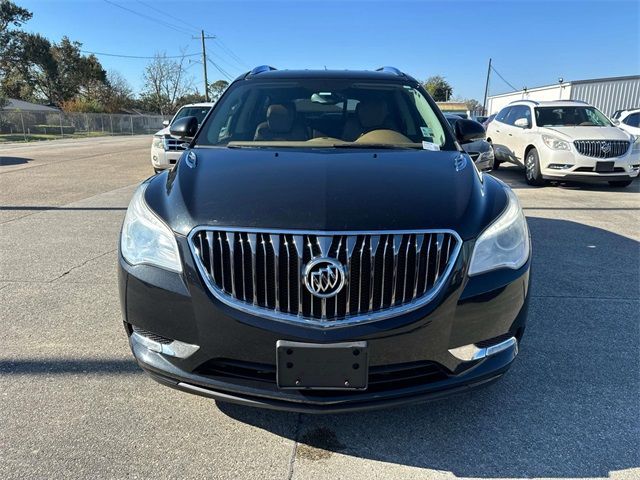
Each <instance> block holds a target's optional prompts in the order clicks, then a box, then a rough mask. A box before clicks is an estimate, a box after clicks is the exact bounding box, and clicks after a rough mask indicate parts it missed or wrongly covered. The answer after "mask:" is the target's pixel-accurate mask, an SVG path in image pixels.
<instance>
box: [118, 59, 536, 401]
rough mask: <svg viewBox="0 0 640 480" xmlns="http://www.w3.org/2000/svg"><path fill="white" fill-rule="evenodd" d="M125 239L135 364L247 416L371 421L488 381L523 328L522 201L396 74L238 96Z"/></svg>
mask: <svg viewBox="0 0 640 480" xmlns="http://www.w3.org/2000/svg"><path fill="white" fill-rule="evenodd" d="M171 130H172V131H171V133H172V135H173V136H176V137H178V138H182V139H184V141H185V142H188V143H189V146H188V148H187V150H186V151H185V152H184V154H183V155H182V157H181V158H180V160H179V161H178V163H177V164H176V165H175V167H174V168H173V169H172V170H171V171H166V172H164V173H162V174H160V175H157V176H155V177H153V178H151V179H149V180H147V181H146V182H144V183H143V184H142V185H141V186H140V187H139V188H138V189H137V191H136V192H135V194H134V195H133V199H132V200H131V204H130V205H129V209H128V211H127V214H126V217H125V220H124V224H123V227H122V234H121V241H120V255H119V283H120V295H121V303H122V309H123V313H124V320H125V329H126V332H127V334H128V336H129V342H130V345H131V348H132V350H133V354H134V356H135V358H136V360H137V361H138V363H139V364H140V366H141V367H142V368H143V369H144V370H146V371H147V372H148V373H149V374H150V375H151V376H152V377H153V378H154V379H156V380H158V381H159V382H161V383H163V384H165V385H168V386H171V387H174V388H178V389H180V390H184V391H187V392H190V393H195V394H199V395H204V396H208V397H212V398H215V399H219V400H224V401H229V402H236V403H242V404H246V405H253V406H260V407H268V408H277V409H285V410H295V411H308V412H338V411H346V410H351V409H368V408H375V407H380V406H387V405H397V404H401V403H404V402H413V401H420V400H427V399H432V398H438V397H440V396H442V395H445V394H450V393H454V392H461V391H464V390H466V389H468V388H470V387H475V386H480V385H485V384H487V383H489V382H491V381H492V380H495V379H498V378H499V377H500V376H501V375H502V374H503V373H504V372H505V371H506V370H507V369H508V368H509V366H510V365H511V363H512V361H513V360H514V358H515V357H516V355H517V352H518V343H519V341H520V338H521V336H522V334H523V331H524V328H525V320H526V312H527V293H528V284H529V265H530V253H531V252H530V241H529V231H528V228H527V224H526V220H525V218H524V215H523V213H522V210H521V208H520V206H519V203H518V200H517V198H516V196H515V195H514V193H513V192H512V191H511V190H510V189H509V188H508V187H507V186H506V185H504V184H503V183H501V182H500V181H498V180H496V179H495V178H493V177H491V176H488V175H483V174H482V173H481V172H479V171H478V170H477V168H476V167H475V166H474V164H473V162H472V161H471V160H470V159H469V157H468V155H467V154H466V153H464V151H463V149H462V148H461V146H460V145H461V144H462V143H466V142H469V141H472V140H475V139H478V138H482V137H483V135H484V130H483V129H482V128H478V127H477V124H476V123H475V122H467V121H465V120H462V121H460V122H456V125H455V128H454V129H453V130H452V129H451V128H450V127H449V125H448V124H447V121H446V120H445V118H444V117H443V115H442V113H441V112H440V111H439V110H438V108H437V107H436V105H435V103H434V102H433V100H432V99H431V98H430V97H429V95H428V94H427V93H426V92H425V90H424V89H423V88H422V87H421V85H420V83H419V82H417V81H416V80H414V79H413V78H411V77H410V76H408V75H406V74H404V73H402V72H400V71H399V70H397V69H394V68H390V67H384V68H381V69H379V70H377V71H374V72H370V71H364V72H354V71H286V70H285V71H277V70H275V69H273V68H271V67H258V68H256V69H254V70H252V71H251V72H249V73H247V74H245V75H242V76H241V77H239V78H238V79H237V80H236V81H234V82H233V83H232V84H231V85H230V86H229V88H228V89H227V91H226V92H225V93H224V95H223V96H222V98H220V100H219V101H218V102H217V103H216V105H215V106H214V107H213V109H212V110H211V111H210V113H209V114H208V115H207V117H206V118H205V120H204V121H203V123H202V125H201V126H200V128H198V122H197V120H196V119H195V118H183V119H181V120H179V121H177V122H175V123H174V124H173V125H172V127H171Z"/></svg>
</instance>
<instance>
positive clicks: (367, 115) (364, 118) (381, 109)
mask: <svg viewBox="0 0 640 480" xmlns="http://www.w3.org/2000/svg"><path fill="white" fill-rule="evenodd" d="M382 129H384V130H396V131H397V130H398V128H397V125H396V124H395V122H394V121H393V119H392V118H391V116H390V115H389V108H388V107H387V103H386V102H385V101H383V100H364V101H361V102H360V103H358V105H356V111H355V116H353V117H350V118H349V119H348V120H347V122H346V123H345V125H344V130H343V132H342V139H343V140H345V141H347V142H353V141H355V140H357V139H358V138H359V137H361V136H362V134H364V133H367V132H370V131H372V130H382Z"/></svg>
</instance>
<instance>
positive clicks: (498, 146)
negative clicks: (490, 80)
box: [487, 100, 640, 187]
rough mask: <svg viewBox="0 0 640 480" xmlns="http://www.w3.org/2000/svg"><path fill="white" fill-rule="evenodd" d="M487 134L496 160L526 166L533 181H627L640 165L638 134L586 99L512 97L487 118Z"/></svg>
mask: <svg viewBox="0 0 640 480" xmlns="http://www.w3.org/2000/svg"><path fill="white" fill-rule="evenodd" d="M487 139H488V141H489V142H491V143H492V145H493V149H494V155H495V157H496V163H499V162H512V163H515V164H517V165H520V166H523V167H525V178H526V180H527V183H528V184H530V185H543V184H544V183H545V182H546V181H547V180H556V181H568V180H570V181H604V182H608V183H609V184H610V185H611V186H613V187H626V186H628V185H630V184H631V182H632V181H633V179H634V178H636V177H637V176H638V172H639V171H640V160H638V155H637V154H636V152H637V151H638V148H639V146H640V144H639V143H638V141H637V139H636V137H634V136H633V135H631V134H629V133H627V132H624V131H622V130H620V129H619V128H616V127H615V126H614V125H613V124H612V123H611V122H610V121H609V119H608V118H607V117H606V116H605V115H604V114H603V113H602V112H600V111H599V110H598V109H597V108H595V107H593V106H591V105H588V104H586V103H584V102H578V101H554V102H536V101H532V100H519V101H516V102H512V103H510V104H509V105H508V106H506V107H505V108H503V109H502V110H500V112H499V113H498V114H497V116H496V118H495V119H494V120H493V121H492V122H491V123H490V124H489V128H488V129H487Z"/></svg>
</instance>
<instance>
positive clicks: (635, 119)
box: [622, 112, 640, 127]
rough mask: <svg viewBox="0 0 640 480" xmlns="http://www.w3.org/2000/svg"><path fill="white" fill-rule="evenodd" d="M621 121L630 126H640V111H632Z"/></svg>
mask: <svg viewBox="0 0 640 480" xmlns="http://www.w3.org/2000/svg"><path fill="white" fill-rule="evenodd" d="M622 123H626V124H627V125H629V126H630V127H640V112H636V113H632V114H631V115H629V116H628V117H627V118H625V119H624V120H623V121H622Z"/></svg>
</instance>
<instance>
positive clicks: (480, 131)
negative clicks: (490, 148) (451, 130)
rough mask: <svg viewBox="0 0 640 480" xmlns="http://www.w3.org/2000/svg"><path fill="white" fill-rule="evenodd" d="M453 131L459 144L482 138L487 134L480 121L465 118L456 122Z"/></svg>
mask: <svg viewBox="0 0 640 480" xmlns="http://www.w3.org/2000/svg"><path fill="white" fill-rule="evenodd" d="M455 131H456V139H457V140H458V142H459V143H460V144H465V143H470V142H473V141H475V140H482V139H483V138H486V136H487V133H486V132H485V130H484V127H483V126H482V125H481V124H480V123H478V122H476V121H473V120H468V119H465V118H463V119H461V120H458V121H457V122H456V126H455Z"/></svg>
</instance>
